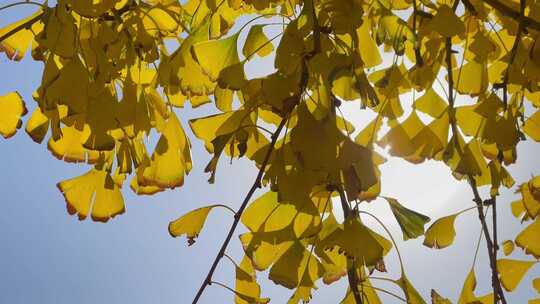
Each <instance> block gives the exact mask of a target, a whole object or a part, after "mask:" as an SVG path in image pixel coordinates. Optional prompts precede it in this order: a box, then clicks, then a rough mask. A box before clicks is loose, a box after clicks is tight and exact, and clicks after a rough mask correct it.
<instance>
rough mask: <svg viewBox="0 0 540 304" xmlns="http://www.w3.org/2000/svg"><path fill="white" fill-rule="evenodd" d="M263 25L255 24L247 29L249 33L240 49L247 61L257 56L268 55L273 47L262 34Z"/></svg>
mask: <svg viewBox="0 0 540 304" xmlns="http://www.w3.org/2000/svg"><path fill="white" fill-rule="evenodd" d="M263 28H264V25H262V24H257V25H254V26H252V27H251V28H250V29H249V33H248V35H247V38H246V42H245V43H244V48H242V53H243V54H244V56H245V57H246V58H248V59H250V58H251V57H252V56H253V55H255V54H257V55H259V56H261V57H264V56H267V55H270V53H272V51H273V50H274V46H273V45H272V43H271V42H270V40H268V37H266V35H265V34H264V32H263Z"/></svg>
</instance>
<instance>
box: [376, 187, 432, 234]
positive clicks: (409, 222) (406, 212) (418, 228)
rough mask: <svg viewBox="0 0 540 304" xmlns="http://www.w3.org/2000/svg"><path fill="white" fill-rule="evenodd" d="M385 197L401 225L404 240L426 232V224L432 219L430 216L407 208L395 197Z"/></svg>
mask: <svg viewBox="0 0 540 304" xmlns="http://www.w3.org/2000/svg"><path fill="white" fill-rule="evenodd" d="M384 199H385V200H386V201H387V202H388V204H390V208H391V209H392V213H393V214H394V216H395V218H396V220H397V221H398V223H399V226H400V227H401V231H402V232H403V240H404V241H406V240H408V239H415V238H417V237H419V236H421V235H423V234H424V225H425V224H426V223H427V222H429V221H430V218H429V217H427V216H425V215H423V214H420V213H418V212H416V211H413V210H410V209H407V208H405V207H404V206H403V205H401V204H400V203H399V202H398V200H396V199H395V198H391V197H384Z"/></svg>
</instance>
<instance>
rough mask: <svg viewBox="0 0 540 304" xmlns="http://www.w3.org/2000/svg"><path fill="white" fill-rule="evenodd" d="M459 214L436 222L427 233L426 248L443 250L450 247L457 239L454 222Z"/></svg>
mask: <svg viewBox="0 0 540 304" xmlns="http://www.w3.org/2000/svg"><path fill="white" fill-rule="evenodd" d="M458 215H459V213H456V214H452V215H449V216H445V217H442V218H440V219H438V220H436V221H435V222H434V223H433V224H432V225H431V226H430V227H429V228H428V230H427V231H426V233H425V239H424V246H427V247H430V248H435V249H442V248H445V247H448V246H450V245H451V244H452V243H453V242H454V238H455V237H456V230H455V228H454V221H455V220H456V217H457V216H458Z"/></svg>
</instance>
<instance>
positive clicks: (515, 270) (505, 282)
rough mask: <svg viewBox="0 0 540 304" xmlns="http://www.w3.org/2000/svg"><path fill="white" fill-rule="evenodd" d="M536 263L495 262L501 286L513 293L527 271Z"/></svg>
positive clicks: (517, 261)
mask: <svg viewBox="0 0 540 304" xmlns="http://www.w3.org/2000/svg"><path fill="white" fill-rule="evenodd" d="M536 263H537V261H520V260H510V259H499V260H497V271H498V272H499V276H500V278H501V284H502V286H503V287H504V289H506V291H513V290H514V289H516V287H517V286H518V285H519V282H521V280H522V279H523V277H524V276H525V274H526V273H527V271H528V270H529V269H530V268H531V267H532V266H533V265H534V264H536Z"/></svg>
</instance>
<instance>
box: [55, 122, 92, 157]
mask: <svg viewBox="0 0 540 304" xmlns="http://www.w3.org/2000/svg"><path fill="white" fill-rule="evenodd" d="M61 130H62V136H61V137H60V138H59V139H58V140H54V138H52V137H51V138H50V139H49V142H48V143H47V148H48V149H49V151H51V153H52V154H53V155H54V156H55V157H56V158H58V159H60V160H63V161H66V162H71V163H78V162H87V163H89V164H92V163H95V162H96V161H97V160H98V158H99V152H98V151H93V150H89V149H87V148H85V147H84V146H83V144H84V142H85V141H86V140H87V139H88V136H89V135H90V130H89V128H88V127H86V128H83V130H77V128H75V126H71V127H68V126H66V127H63V128H62V129H61Z"/></svg>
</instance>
